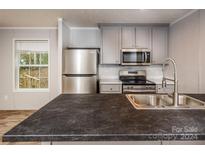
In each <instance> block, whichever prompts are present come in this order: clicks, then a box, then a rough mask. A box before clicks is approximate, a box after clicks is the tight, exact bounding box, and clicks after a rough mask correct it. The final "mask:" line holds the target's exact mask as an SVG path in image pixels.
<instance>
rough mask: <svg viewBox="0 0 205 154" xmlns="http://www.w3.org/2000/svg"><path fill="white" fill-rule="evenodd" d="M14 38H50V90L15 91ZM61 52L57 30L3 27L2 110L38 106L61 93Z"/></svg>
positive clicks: (0, 48) (0, 40) (0, 47)
mask: <svg viewBox="0 0 205 154" xmlns="http://www.w3.org/2000/svg"><path fill="white" fill-rule="evenodd" d="M13 38H15V39H26V38H28V39H35V38H36V39H49V41H50V90H49V92H14V91H13V84H14V83H13V66H12V65H13V64H12V63H13V61H12V60H13V54H12V52H13V49H12V48H13V44H12V43H13ZM57 58H58V52H57V30H56V29H0V66H1V69H0V72H1V75H0V109H12V110H14V109H39V108H40V107H42V106H43V105H45V104H47V103H48V102H49V101H50V100H52V99H53V98H55V97H56V96H57V95H58V91H57V90H58V82H57V79H58V59H57Z"/></svg>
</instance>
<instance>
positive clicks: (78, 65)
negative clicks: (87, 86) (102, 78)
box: [63, 49, 98, 74]
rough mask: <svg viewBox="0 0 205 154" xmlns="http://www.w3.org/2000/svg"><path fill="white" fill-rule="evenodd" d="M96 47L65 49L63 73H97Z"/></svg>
mask: <svg viewBox="0 0 205 154" xmlns="http://www.w3.org/2000/svg"><path fill="white" fill-rule="evenodd" d="M97 51H98V50H97V49H67V50H64V52H63V74H97Z"/></svg>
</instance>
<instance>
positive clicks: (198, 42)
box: [169, 10, 205, 93]
mask: <svg viewBox="0 0 205 154" xmlns="http://www.w3.org/2000/svg"><path fill="white" fill-rule="evenodd" d="M204 27H205V10H198V11H196V12H194V13H193V14H191V15H189V16H187V17H185V18H184V19H182V20H181V21H179V22H177V23H175V24H173V25H171V26H170V32H169V34H170V35H169V36H170V38H169V56H170V57H172V58H174V59H175V60H176V64H177V69H178V79H179V92H183V93H205V80H204V79H205V70H204V67H205V61H204V57H205V44H204V42H205V28H204Z"/></svg>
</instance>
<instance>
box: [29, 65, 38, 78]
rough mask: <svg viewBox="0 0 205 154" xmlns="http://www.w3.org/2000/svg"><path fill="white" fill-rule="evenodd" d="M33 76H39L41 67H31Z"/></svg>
mask: <svg viewBox="0 0 205 154" xmlns="http://www.w3.org/2000/svg"><path fill="white" fill-rule="evenodd" d="M30 69H31V70H30V76H31V78H39V67H30Z"/></svg>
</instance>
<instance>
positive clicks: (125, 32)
mask: <svg viewBox="0 0 205 154" xmlns="http://www.w3.org/2000/svg"><path fill="white" fill-rule="evenodd" d="M122 48H135V27H133V26H132V27H128V26H125V27H122Z"/></svg>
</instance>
